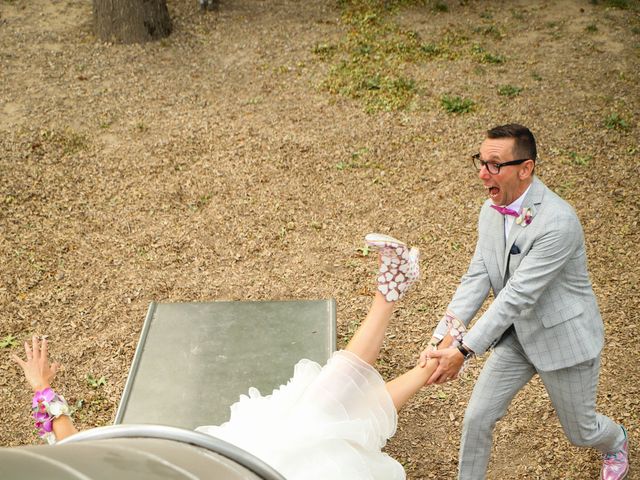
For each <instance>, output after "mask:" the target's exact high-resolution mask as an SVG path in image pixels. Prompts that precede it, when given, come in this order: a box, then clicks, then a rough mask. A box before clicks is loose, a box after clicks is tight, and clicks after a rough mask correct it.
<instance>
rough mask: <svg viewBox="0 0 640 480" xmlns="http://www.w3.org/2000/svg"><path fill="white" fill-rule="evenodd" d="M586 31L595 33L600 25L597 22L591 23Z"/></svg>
mask: <svg viewBox="0 0 640 480" xmlns="http://www.w3.org/2000/svg"><path fill="white" fill-rule="evenodd" d="M585 31H587V32H589V33H594V32H597V31H598V26H597V25H596V24H595V23H590V24H589V25H587V26H586V27H585Z"/></svg>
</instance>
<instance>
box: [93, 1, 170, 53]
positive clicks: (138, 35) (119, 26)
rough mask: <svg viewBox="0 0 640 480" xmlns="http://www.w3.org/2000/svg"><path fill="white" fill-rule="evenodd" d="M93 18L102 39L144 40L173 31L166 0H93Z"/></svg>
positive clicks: (97, 33)
mask: <svg viewBox="0 0 640 480" xmlns="http://www.w3.org/2000/svg"><path fill="white" fill-rule="evenodd" d="M93 22H94V25H95V32H96V35H97V36H98V38H99V39H101V40H104V41H107V42H114V43H142V42H148V41H150V40H156V39H158V38H163V37H166V36H168V35H169V34H170V33H171V18H170V17H169V10H167V1H166V0H93Z"/></svg>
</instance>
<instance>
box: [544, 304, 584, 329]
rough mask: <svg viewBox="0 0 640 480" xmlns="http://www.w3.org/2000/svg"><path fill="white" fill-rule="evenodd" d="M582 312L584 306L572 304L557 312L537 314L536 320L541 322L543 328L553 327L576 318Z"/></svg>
mask: <svg viewBox="0 0 640 480" xmlns="http://www.w3.org/2000/svg"><path fill="white" fill-rule="evenodd" d="M583 312H584V305H583V304H582V302H574V303H572V304H571V305H567V306H566V307H562V308H560V309H558V310H554V311H551V312H546V313H543V314H539V313H538V314H537V316H538V318H539V319H540V321H541V322H542V325H544V327H545V328H551V327H554V326H556V325H558V324H560V323H562V322H566V321H567V320H571V319H572V318H576V317H577V316H579V315H581V314H582V313H583Z"/></svg>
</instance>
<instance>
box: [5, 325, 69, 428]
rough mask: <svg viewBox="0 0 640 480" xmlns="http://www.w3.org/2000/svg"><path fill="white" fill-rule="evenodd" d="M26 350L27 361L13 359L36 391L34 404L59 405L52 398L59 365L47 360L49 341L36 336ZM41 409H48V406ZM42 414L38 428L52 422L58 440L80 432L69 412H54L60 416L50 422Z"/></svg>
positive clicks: (25, 344) (26, 343)
mask: <svg viewBox="0 0 640 480" xmlns="http://www.w3.org/2000/svg"><path fill="white" fill-rule="evenodd" d="M24 350H25V355H26V360H22V359H21V358H20V357H18V356H17V355H12V358H13V360H14V361H15V362H16V363H17V364H18V365H20V367H22V371H23V372H24V376H25V378H26V379H27V382H29V385H31V388H32V389H33V391H34V394H35V395H34V404H36V405H37V406H38V407H40V403H38V399H40V400H41V401H42V400H43V401H44V402H46V403H49V402H50V401H51V400H53V401H54V402H53V403H57V399H55V398H53V397H52V395H55V393H54V392H53V391H52V390H51V381H52V380H53V377H55V375H56V372H57V371H58V368H59V365H58V364H57V363H53V364H50V363H49V359H48V358H47V357H48V355H47V340H46V339H43V340H42V341H41V342H38V337H36V336H35V335H34V336H33V339H32V341H31V345H29V342H25V343H24ZM34 408H35V407H34ZM40 408H41V409H42V408H46V405H44V406H42V407H40ZM54 408H57V409H60V408H61V407H60V404H58V405H56V406H55V407H54ZM40 413H41V416H42V417H43V418H42V419H40V420H42V421H41V422H40V423H41V425H42V426H38V423H36V427H37V428H38V429H44V428H45V427H44V423H45V422H48V421H49V422H51V423H50V425H51V428H52V431H53V434H54V435H55V438H56V440H62V439H63V438H66V437H68V436H70V435H73V434H74V433H77V431H78V430H77V429H76V427H75V426H74V425H73V422H72V421H71V417H69V415H68V412H66V413H65V412H63V413H61V414H60V413H58V412H54V415H55V414H58V416H56V417H55V418H52V419H50V420H45V419H44V417H46V416H47V413H46V410H42V412H40ZM35 420H36V422H38V421H40V420H39V419H37V418H36V419H35ZM46 428H48V427H46Z"/></svg>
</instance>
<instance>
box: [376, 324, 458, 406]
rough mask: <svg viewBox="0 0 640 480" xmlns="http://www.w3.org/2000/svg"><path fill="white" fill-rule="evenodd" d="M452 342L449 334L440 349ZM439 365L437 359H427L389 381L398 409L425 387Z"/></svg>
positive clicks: (390, 392) (388, 388)
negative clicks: (422, 364) (423, 363)
mask: <svg viewBox="0 0 640 480" xmlns="http://www.w3.org/2000/svg"><path fill="white" fill-rule="evenodd" d="M452 342H453V339H452V338H451V336H450V335H447V336H445V337H444V339H442V342H440V344H439V345H438V349H441V348H447V347H448V346H449V345H451V343H452ZM437 367H438V360H437V359H431V360H427V362H426V364H425V365H424V366H421V363H418V365H416V366H415V367H413V368H412V369H411V370H409V371H408V372H405V373H403V374H402V375H400V376H399V377H396V378H394V379H393V380H391V381H390V382H387V392H389V395H390V396H391V398H392V400H393V404H394V405H395V407H396V410H400V408H402V406H403V405H404V404H405V403H407V401H408V400H409V399H410V398H411V397H412V396H413V395H414V394H416V393H417V392H418V390H420V389H421V388H422V387H424V385H425V384H426V383H427V380H429V378H430V377H431V375H432V374H433V372H434V371H435V369H436V368H437Z"/></svg>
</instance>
